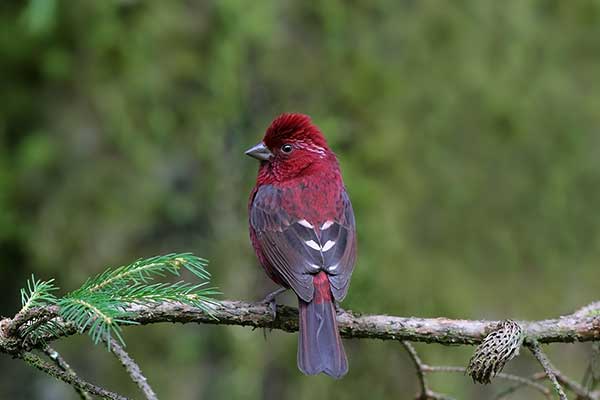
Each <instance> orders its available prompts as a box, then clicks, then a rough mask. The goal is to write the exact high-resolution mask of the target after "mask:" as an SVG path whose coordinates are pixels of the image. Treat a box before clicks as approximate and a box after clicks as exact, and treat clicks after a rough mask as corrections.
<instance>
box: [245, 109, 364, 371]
mask: <svg viewBox="0 0 600 400" xmlns="http://www.w3.org/2000/svg"><path fill="white" fill-rule="evenodd" d="M245 154H246V155H248V156H251V157H253V158H256V159H257V160H259V161H260V165H259V168H258V174H257V178H256V185H255V186H254V188H253V189H252V191H251V193H250V199H249V201H248V213H249V230H250V240H251V243H252V246H253V248H254V251H255V253H256V256H257V258H258V260H259V263H260V264H261V265H262V267H263V269H264V270H265V272H266V274H267V276H268V277H269V278H270V279H271V280H272V281H273V282H275V283H276V284H278V285H279V286H281V288H280V289H279V290H277V291H275V292H274V293H272V294H271V295H269V296H267V299H266V300H265V301H266V302H270V303H271V306H274V307H276V305H275V296H276V295H277V294H279V293H280V292H281V291H285V290H287V289H291V290H293V292H294V293H295V294H296V296H297V297H298V309H299V318H298V319H299V334H298V353H297V363H298V369H299V370H300V371H301V372H302V373H304V374H305V375H317V374H319V373H324V374H326V375H328V376H331V377H333V378H336V379H339V378H341V377H343V376H344V375H346V373H347V372H348V360H347V357H346V353H345V351H344V346H343V344H342V341H341V338H340V333H339V330H338V325H337V321H336V314H337V312H336V309H337V304H339V302H341V301H342V300H343V299H344V297H346V294H347V293H348V288H349V285H350V279H351V276H352V272H353V270H354V264H355V261H356V224H355V218H354V211H353V209H352V204H351V202H350V197H349V196H348V193H347V191H346V187H345V186H344V182H343V180H342V174H341V170H340V166H339V163H338V160H337V157H336V155H335V154H334V153H333V152H332V151H331V149H330V148H329V146H328V144H327V141H326V139H325V137H324V136H323V133H322V132H321V130H320V129H319V128H318V127H317V126H316V125H315V124H313V122H312V120H311V118H310V117H309V116H307V115H304V114H299V113H284V114H281V115H279V116H277V117H276V118H275V119H274V120H273V121H272V122H271V124H270V125H269V126H268V128H267V130H266V132H265V135H264V138H263V140H262V141H260V142H259V143H258V144H257V145H255V146H253V147H251V148H250V149H248V150H247V151H246V153H245ZM273 310H275V308H273Z"/></svg>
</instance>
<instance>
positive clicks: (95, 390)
mask: <svg viewBox="0 0 600 400" xmlns="http://www.w3.org/2000/svg"><path fill="white" fill-rule="evenodd" d="M59 311H60V310H59V309H58V307H56V306H48V307H42V308H31V309H28V310H26V311H25V312H20V313H18V314H17V315H16V316H15V317H14V318H13V319H10V318H5V319H2V320H0V353H6V354H10V355H13V356H15V357H18V358H21V359H24V360H25V361H27V362H28V363H30V364H31V365H33V366H35V367H36V368H38V369H41V370H42V371H44V372H46V373H48V374H50V375H52V376H54V377H57V378H58V379H61V380H63V381H65V382H67V383H69V384H71V385H72V386H74V387H75V388H77V389H79V390H82V391H84V392H88V393H90V394H95V395H100V396H104V397H105V398H109V399H119V400H121V399H125V398H124V397H122V396H119V395H117V394H114V393H112V392H109V391H106V390H104V389H102V388H99V387H96V386H94V385H92V384H90V383H87V382H85V381H83V380H81V379H80V378H79V377H77V375H73V374H71V373H70V372H68V370H62V369H60V368H56V367H54V366H52V365H49V364H47V363H45V362H44V361H42V360H40V359H39V357H37V356H35V355H33V354H31V353H29V351H30V350H31V349H33V348H41V349H43V348H44V346H43V345H42V344H41V342H38V343H32V342H31V340H30V338H28V337H27V336H28V335H26V334H25V332H27V331H28V330H31V327H34V326H36V325H35V324H38V323H39V322H40V321H44V322H48V321H52V322H53V323H54V324H56V325H58V326H60V328H61V329H60V333H59V335H60V336H71V335H74V334H77V333H78V330H77V329H76V328H75V327H74V325H72V324H69V323H65V322H63V321H62V319H61V318H60V312H59ZM123 311H124V314H123V315H124V317H123V318H122V319H123V320H126V321H129V322H134V323H138V324H142V325H145V324H154V323H160V322H173V323H175V322H178V323H198V324H216V325H238V326H250V327H253V328H268V329H278V330H282V331H285V332H295V331H297V330H298V310H297V309H296V308H293V307H288V306H282V305H279V306H277V313H276V315H275V317H274V316H273V312H272V309H271V308H270V307H269V306H268V305H265V304H264V303H248V302H243V301H222V302H220V303H219V304H217V305H214V307H213V308H212V310H211V312H210V313H209V312H206V311H203V310H202V309H200V308H195V307H192V306H189V305H184V304H180V303H174V302H163V303H159V304H152V305H132V306H130V307H129V308H127V309H126V310H123ZM337 319H338V325H339V328H340V332H341V334H342V336H343V337H346V338H364V339H381V340H394V341H400V342H403V341H410V342H426V343H440V344H453V345H455V344H466V345H473V344H478V343H481V341H482V340H483V338H485V337H486V335H488V334H489V333H490V332H492V331H495V330H497V329H498V327H499V326H500V324H501V321H485V320H464V319H449V318H416V317H395V316H388V315H362V314H359V313H354V312H352V311H343V312H341V313H340V314H338V316H337ZM517 322H518V325H519V326H520V328H522V332H523V336H524V338H525V343H528V344H531V343H557V342H562V343H570V342H576V341H578V342H586V341H600V302H596V303H592V304H590V305H588V306H586V307H583V308H582V309H580V310H578V311H576V312H575V313H573V314H570V315H567V316H563V317H559V318H556V319H548V320H541V321H517ZM41 339H43V341H44V342H50V341H52V340H56V339H57V337H53V336H43V337H42V338H41ZM404 345H405V347H407V344H406V343H405V344H404ZM410 348H412V346H410V345H408V347H407V350H408V351H409V355H411V359H412V361H413V363H415V365H416V366H417V369H418V376H419V379H420V381H421V389H422V390H421V392H422V393H421V398H423V399H449V397H447V396H445V395H442V394H438V393H435V392H433V391H431V390H429V389H428V388H427V385H426V381H425V380H424V378H425V374H426V373H429V372H442V368H441V367H440V368H438V367H433V366H428V365H426V364H423V363H422V362H421V361H420V359H419V358H418V355H417V357H416V358H415V357H414V356H415V355H416V352H415V353H414V354H413V353H412V352H411V351H410ZM113 349H116V352H115V355H117V357H119V359H120V360H121V362H122V363H123V364H124V365H125V366H126V368H127V371H128V372H129V374H130V375H131V377H132V379H133V380H134V381H135V382H136V384H138V386H140V388H141V389H142V391H143V392H144V394H145V395H146V398H147V399H156V395H155V394H154V392H153V391H152V389H151V388H150V387H149V386H147V382H146V379H145V377H144V376H143V375H142V374H141V371H140V369H139V367H138V366H137V365H136V364H135V362H133V360H132V359H131V357H129V356H128V355H127V353H124V351H123V353H124V354H123V353H121V352H119V349H121V350H122V348H120V346H119V347H117V346H115V344H113ZM413 350H414V349H413ZM537 350H539V346H537ZM532 351H533V352H534V354H535V355H536V357H537V358H538V360H540V362H541V363H542V365H543V366H544V368H545V370H546V372H547V373H548V377H549V378H550V379H551V380H552V383H553V384H554V386H555V387H556V385H558V388H559V389H560V391H561V392H562V394H561V396H564V391H562V388H561V387H560V384H559V383H558V382H561V381H563V385H565V387H567V388H569V389H570V390H572V391H573V392H575V393H577V394H579V393H584V390H583V388H582V387H580V386H575V385H576V384H572V383H574V382H572V381H571V380H569V381H568V382H569V384H568V385H567V384H566V381H565V380H567V379H568V378H566V377H564V376H562V375H561V374H560V372H558V371H556V370H554V371H555V373H553V369H552V368H550V369H548V366H549V365H550V364H548V363H547V361H548V360H547V358H545V355H544V354H543V353H541V357H540V352H539V351H536V347H535V346H533V347H532ZM55 361H56V360H55ZM544 363H545V364H544ZM59 365H60V364H59ZM550 366H551V365H550ZM136 367H137V368H136ZM61 368H62V367H61ZM452 368H453V371H449V370H444V371H443V372H456V371H455V369H456V368H457V367H452ZM462 370H463V369H462V368H461V371H462ZM505 375H506V374H503V375H498V376H499V377H501V378H505V379H508V380H513V381H516V382H518V383H520V384H525V385H528V386H531V387H534V388H536V389H538V390H540V391H542V392H543V390H541V389H542V388H541V387H539V386H536V385H535V383H534V382H531V381H530V380H526V379H525V378H521V379H523V380H522V381H519V380H517V379H514V378H512V377H511V376H506V377H505ZM532 383H533V384H532ZM578 392H579V393H578ZM101 393H103V394H101ZM544 394H546V393H544ZM594 394H595V393H594ZM589 397H592V396H589ZM565 398H566V397H561V399H565ZM584 398H585V397H584Z"/></svg>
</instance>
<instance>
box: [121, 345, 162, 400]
mask: <svg viewBox="0 0 600 400" xmlns="http://www.w3.org/2000/svg"><path fill="white" fill-rule="evenodd" d="M110 340H111V341H112V343H110V350H111V352H112V353H113V354H114V355H115V357H117V359H118V360H119V361H120V362H121V365H123V367H124V368H125V370H126V371H127V373H128V374H129V376H130V377H131V380H132V381H133V382H135V384H136V385H137V386H138V387H139V388H140V390H141V391H142V393H143V394H144V397H145V398H146V399H147V400H158V397H156V393H154V390H152V387H150V384H149V383H148V379H146V377H145V376H144V374H143V373H142V369H141V368H140V366H139V365H138V364H137V363H136V362H135V361H134V360H133V358H131V356H130V355H129V353H127V351H125V349H124V348H123V347H122V346H121V345H120V344H119V343H117V341H116V340H114V339H110Z"/></svg>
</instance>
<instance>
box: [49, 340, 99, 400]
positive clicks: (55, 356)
mask: <svg viewBox="0 0 600 400" xmlns="http://www.w3.org/2000/svg"><path fill="white" fill-rule="evenodd" d="M43 351H44V353H45V354H46V355H47V356H48V358H50V359H51V360H52V361H54V363H55V364H56V366H57V367H58V368H60V369H62V370H63V371H64V372H66V373H67V374H69V375H72V376H74V377H77V373H75V370H74V369H73V368H71V366H70V365H69V363H67V361H66V360H65V359H64V358H63V357H62V356H61V355H60V353H59V352H58V351H56V350H54V349H53V348H52V347H50V346H46V347H44V349H43ZM74 389H75V391H76V392H77V394H78V395H79V397H80V398H81V399H82V400H92V396H90V394H89V393H88V392H86V391H85V390H83V389H81V388H78V387H75V388H74Z"/></svg>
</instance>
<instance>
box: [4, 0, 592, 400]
mask: <svg viewBox="0 0 600 400" xmlns="http://www.w3.org/2000/svg"><path fill="white" fill-rule="evenodd" d="M598 71H600V1H598V0H573V1H569V2H564V1H559V0H506V1H502V2H494V1H480V0H460V1H453V2H439V1H435V0H422V1H413V0H402V1H392V0H374V1H358V0H346V1H342V0H331V1H327V2H303V1H282V2H269V1H256V2H252V3H248V2H245V1H240V0H221V1H200V0H198V1H192V0H187V1H159V0H148V1H137V0H106V1H66V0H29V1H14V0H5V1H3V2H1V3H0V91H1V93H2V97H0V271H1V273H2V275H1V276H2V279H1V280H0V304H1V309H0V310H1V311H0V312H1V313H2V314H4V315H10V314H12V313H13V312H14V311H16V310H17V309H18V302H19V294H18V288H19V287H20V286H19V285H20V284H22V282H24V281H25V279H26V278H27V277H28V276H30V274H31V273H32V272H35V274H36V276H38V277H42V278H50V277H54V278H56V279H57V280H58V281H60V282H61V283H62V286H64V287H75V286H76V285H77V283H79V282H82V281H83V280H84V279H85V278H86V277H88V276H90V275H93V274H95V273H97V272H99V271H100V270H101V268H103V266H105V265H119V264H122V263H124V262H127V261H128V260H131V259H135V258H138V257H142V256H148V255H151V254H157V253H167V252H180V251H193V252H194V253H196V254H199V255H201V256H203V257H206V258H209V259H210V260H211V267H210V270H211V273H212V274H213V276H214V278H213V282H214V284H215V285H217V286H219V287H220V288H221V289H222V290H223V291H224V293H225V295H226V297H230V298H244V299H258V298H261V297H262V296H263V295H264V293H266V291H267V290H269V289H270V288H271V287H272V286H271V284H270V283H269V282H268V281H267V279H266V278H265V277H264V275H263V273H262V271H260V269H259V268H258V267H257V266H256V264H257V263H256V260H255V258H254V255H253V253H252V251H251V248H250V245H249V241H248V238H247V231H246V229H247V228H246V223H247V222H246V220H247V216H246V201H247V194H248V193H249V191H250V188H251V186H252V185H253V179H254V174H255V172H256V164H255V162H253V161H252V160H250V159H247V158H246V157H244V156H243V150H244V149H245V148H247V147H249V146H250V145H252V144H254V143H255V142H256V141H257V140H258V139H259V138H260V137H261V135H262V133H263V132H264V129H265V127H266V126H267V125H268V123H269V122H270V120H271V119H272V118H273V117H274V116H275V115H277V114H278V113H280V112H283V111H300V112H304V113H308V114H310V115H312V116H313V119H314V120H315V122H316V123H317V124H318V125H319V126H320V127H321V128H322V129H323V131H324V132H325V133H326V135H327V137H328V138H329V141H330V144H331V146H332V147H333V149H334V150H335V151H336V152H338V154H339V157H340V160H341V163H342V168H343V170H344V176H345V180H346V184H347V186H348V189H349V191H350V193H351V196H352V199H353V203H354V208H355V211H356V214H357V222H358V229H359V241H360V243H359V253H360V255H359V262H358V267H357V270H356V273H355V277H354V279H353V283H352V288H351V290H350V293H349V296H348V299H347V301H346V302H345V304H344V307H346V308H353V309H356V310H360V311H363V312H379V313H390V314H392V313H393V314H398V315H421V316H435V315H447V316H450V317H458V316H460V317H465V318H469V317H470V318H503V317H512V318H543V317H549V316H555V315H557V314H560V313H566V312H570V311H572V310H573V309H575V308H576V307H578V306H580V305H583V304H585V303H587V302H590V301H592V300H597V298H598V293H599V292H598V290H597V285H598V282H600V279H599V278H600V273H599V272H598V271H599V269H598V267H597V263H598V261H599V260H600V214H599V213H598V212H596V208H597V206H598V204H600V157H598V148H599V146H600V134H599V131H598V129H599V126H600V111H599V110H600V94H599V93H598V90H597V88H596V86H597V83H598V82H597V81H598ZM292 301H293V300H292ZM142 331H143V333H142ZM125 333H126V336H127V342H128V343H130V350H131V351H132V353H133V355H134V357H135V358H136V359H138V360H139V361H140V362H141V364H142V366H143V368H144V370H145V371H146V372H147V374H148V376H149V379H150V381H151V382H153V383H154V384H155V386H156V389H157V391H158V393H159V395H161V396H162V397H164V398H167V399H172V398H182V399H195V398H202V397H204V398H208V397H212V398H223V399H226V398H235V399H238V398H239V399H257V398H265V399H271V398H277V399H284V398H289V399H305V398H325V397H334V398H348V399H350V398H362V397H366V396H368V397H373V398H384V397H387V396H391V395H396V396H400V397H402V398H411V397H412V393H413V389H414V387H415V385H416V380H415V378H414V374H413V371H412V370H411V367H410V363H409V362H408V360H407V358H406V357H405V355H403V354H402V352H401V348H400V347H396V346H395V345H394V344H393V343H366V342H358V341H352V342H347V346H348V353H349V356H350V375H349V377H348V378H347V379H345V380H343V381H340V382H336V381H331V380H328V379H327V378H325V377H316V378H307V377H303V376H301V375H300V374H299V373H298V372H297V371H296V367H295V352H296V348H295V346H296V344H295V340H296V339H295V337H294V336H293V335H286V334H283V333H278V332H273V333H271V334H269V335H268V336H269V337H268V341H265V340H263V338H262V335H261V334H260V333H258V332H251V331H250V330H247V329H243V328H235V327H204V326H201V327H198V326H186V327H175V326H156V327H144V328H128V329H127V330H126V332H125ZM89 346H90V345H89V343H88V342H86V341H85V340H77V339H74V340H69V341H63V342H61V343H59V344H58V347H59V350H62V351H63V352H64V353H65V356H66V357H67V359H69V360H72V362H73V364H74V366H75V367H78V368H79V369H81V370H82V371H83V373H84V375H85V376H86V377H88V378H90V379H91V380H92V381H95V382H98V383H104V384H106V385H107V386H109V387H110V388H112V389H115V390H122V391H123V392H125V393H129V394H130V395H134V394H135V388H134V387H133V386H132V384H130V383H127V382H126V380H125V377H124V376H123V375H124V374H122V371H120V370H119V369H118V368H117V367H116V362H115V361H114V360H113V359H111V358H110V357H109V356H107V355H105V354H103V353H102V350H94V351H82V349H88V348H89ZM577 349H578V351H575V352H574V351H567V349H566V346H565V347H563V348H559V346H557V349H556V350H555V352H556V353H555V354H554V353H553V354H552V355H553V357H554V358H555V360H554V361H555V363H556V364H558V365H559V366H564V367H565V369H566V371H567V372H569V373H572V374H574V375H577V374H583V370H584V369H585V360H587V358H586V356H585V355H584V354H583V352H584V350H586V349H587V347H585V346H578V347H577ZM394 350H397V351H394ZM419 350H420V351H421V352H423V354H422V355H423V357H424V358H425V359H426V361H427V362H428V363H432V364H433V363H446V364H448V363H455V364H456V363H459V364H461V365H465V364H466V362H467V360H468V358H469V355H470V354H469V353H470V351H471V350H472V349H468V348H464V349H463V348H460V349H459V348H451V349H446V348H442V347H439V346H434V345H428V346H419ZM0 363H1V364H2V366H3V367H4V368H11V369H13V370H14V371H15V374H18V377H19V378H18V379H15V378H14V377H12V376H11V377H8V376H3V377H0V397H1V398H12V399H30V398H36V399H38V398H39V399H66V398H73V394H72V393H71V391H70V389H69V388H68V387H63V385H61V384H59V383H56V382H53V381H50V380H47V379H45V378H44V377H41V376H40V375H39V374H37V373H36V372H35V371H29V370H28V369H27V368H26V367H25V366H21V367H19V368H17V367H16V365H13V364H15V362H14V361H12V360H7V359H2V360H0ZM512 364H513V369H514V370H515V371H517V372H521V373H525V372H528V371H532V370H533V369H534V368H535V364H532V363H530V362H528V360H527V357H526V356H522V357H520V358H519V359H517V360H516V361H513V363H512ZM509 367H511V366H510V365H509ZM579 376H580V375H579ZM24 382H33V383H32V384H27V385H25V384H24ZM434 384H435V385H436V389H438V390H446V391H449V392H451V393H452V394H454V395H455V396H457V397H458V398H473V399H475V398H477V399H479V398H488V397H490V393H492V392H493V391H494V389H495V387H494V386H492V387H485V388H480V387H475V386H473V385H472V384H471V383H470V382H469V381H468V380H467V378H465V377H462V376H444V377H442V376H440V377H436V378H435V379H434ZM527 395H529V393H526V392H524V393H522V394H521V396H524V397H518V395H516V396H514V398H515V399H517V398H529V397H527ZM69 396H71V397H69Z"/></svg>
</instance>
